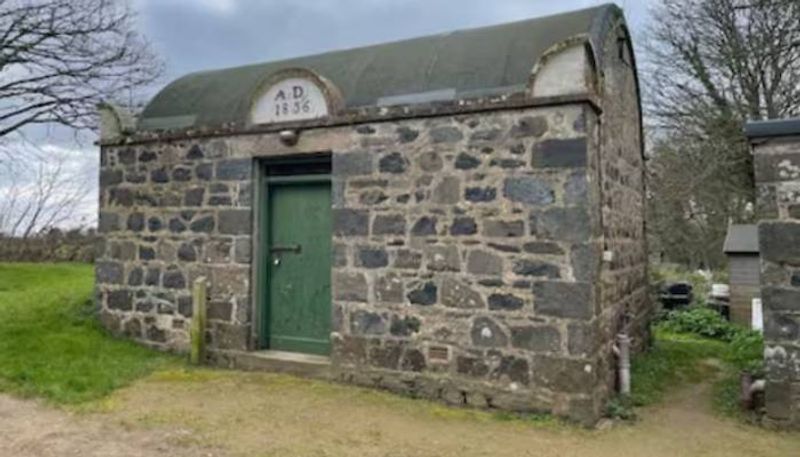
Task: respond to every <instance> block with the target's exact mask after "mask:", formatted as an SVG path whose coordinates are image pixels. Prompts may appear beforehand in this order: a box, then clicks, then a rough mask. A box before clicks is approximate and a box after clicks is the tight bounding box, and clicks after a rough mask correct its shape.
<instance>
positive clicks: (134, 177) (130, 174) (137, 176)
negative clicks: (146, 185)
mask: <svg viewBox="0 0 800 457" xmlns="http://www.w3.org/2000/svg"><path fill="white" fill-rule="evenodd" d="M145 181H147V175H146V174H144V173H139V172H136V171H127V172H125V182H129V183H131V184H141V183H143V182H145Z"/></svg>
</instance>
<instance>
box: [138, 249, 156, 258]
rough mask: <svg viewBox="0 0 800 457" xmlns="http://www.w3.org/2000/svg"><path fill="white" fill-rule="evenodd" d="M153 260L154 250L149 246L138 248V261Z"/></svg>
mask: <svg viewBox="0 0 800 457" xmlns="http://www.w3.org/2000/svg"><path fill="white" fill-rule="evenodd" d="M155 258H156V251H155V249H153V248H151V247H150V246H139V260H153V259H155Z"/></svg>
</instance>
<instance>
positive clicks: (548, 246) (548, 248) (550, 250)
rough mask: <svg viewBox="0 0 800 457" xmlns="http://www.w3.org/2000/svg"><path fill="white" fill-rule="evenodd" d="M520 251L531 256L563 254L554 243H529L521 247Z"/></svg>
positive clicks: (559, 247)
mask: <svg viewBox="0 0 800 457" xmlns="http://www.w3.org/2000/svg"><path fill="white" fill-rule="evenodd" d="M522 249H523V250H524V251H525V252H528V253H531V254H548V255H561V254H564V250H563V249H561V246H559V245H558V244H556V243H551V242H548V241H531V242H529V243H525V244H524V245H522Z"/></svg>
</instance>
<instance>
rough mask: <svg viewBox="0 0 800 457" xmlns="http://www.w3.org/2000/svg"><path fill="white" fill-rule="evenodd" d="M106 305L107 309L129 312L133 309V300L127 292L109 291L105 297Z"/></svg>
mask: <svg viewBox="0 0 800 457" xmlns="http://www.w3.org/2000/svg"><path fill="white" fill-rule="evenodd" d="M106 305H107V306H108V308H109V309H118V310H120V311H130V310H132V309H133V300H132V299H131V291H129V290H109V291H108V294H107V295H106Z"/></svg>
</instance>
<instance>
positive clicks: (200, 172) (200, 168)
mask: <svg viewBox="0 0 800 457" xmlns="http://www.w3.org/2000/svg"><path fill="white" fill-rule="evenodd" d="M194 174H195V176H197V179H199V180H201V181H210V180H211V178H213V177H214V166H213V165H212V164H210V163H200V164H197V166H196V167H194Z"/></svg>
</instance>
